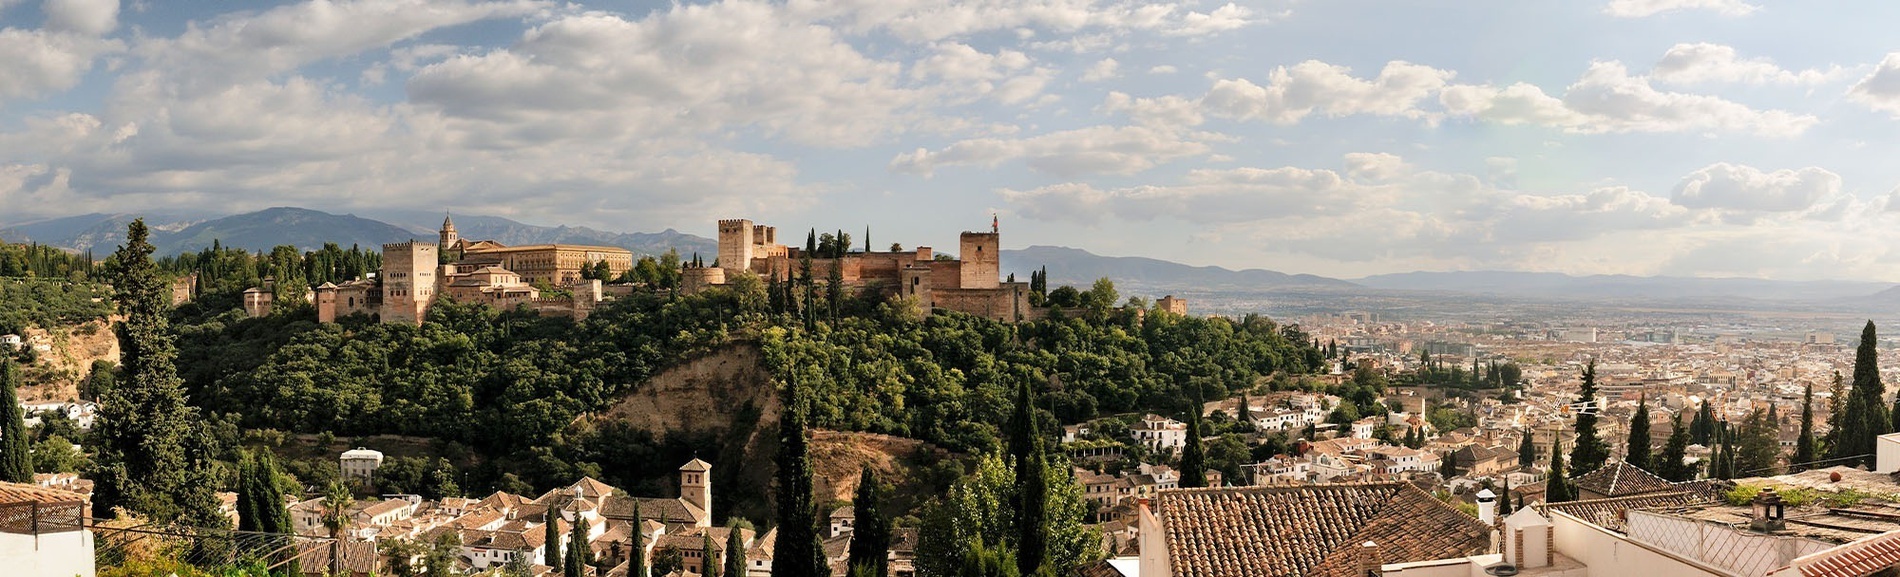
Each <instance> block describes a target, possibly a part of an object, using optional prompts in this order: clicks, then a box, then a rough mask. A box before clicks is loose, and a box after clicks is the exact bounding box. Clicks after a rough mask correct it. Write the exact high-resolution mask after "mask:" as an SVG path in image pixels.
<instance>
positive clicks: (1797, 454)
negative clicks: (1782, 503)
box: [1788, 383, 1816, 473]
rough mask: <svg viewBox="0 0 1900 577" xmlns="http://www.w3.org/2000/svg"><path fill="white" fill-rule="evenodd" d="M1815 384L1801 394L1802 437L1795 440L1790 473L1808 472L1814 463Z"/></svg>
mask: <svg viewBox="0 0 1900 577" xmlns="http://www.w3.org/2000/svg"><path fill="white" fill-rule="evenodd" d="M1815 448H1816V447H1815V446H1814V383H1808V386H1807V388H1806V389H1805V390H1804V391H1802V393H1801V435H1800V436H1798V437H1795V439H1794V457H1792V458H1790V459H1788V461H1789V462H1788V470H1789V472H1793V473H1799V472H1802V471H1806V470H1808V467H1809V465H1810V464H1811V463H1813V462H1814V455H1815V453H1816V451H1815Z"/></svg>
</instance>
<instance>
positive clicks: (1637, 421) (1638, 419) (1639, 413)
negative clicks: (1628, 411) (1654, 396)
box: [1623, 396, 1656, 473]
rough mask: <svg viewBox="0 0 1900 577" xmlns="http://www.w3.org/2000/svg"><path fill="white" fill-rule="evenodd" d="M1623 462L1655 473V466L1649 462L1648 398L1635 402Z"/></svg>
mask: <svg viewBox="0 0 1900 577" xmlns="http://www.w3.org/2000/svg"><path fill="white" fill-rule="evenodd" d="M1624 454H1625V456H1624V457H1623V461H1625V462H1627V463H1629V464H1631V465H1635V466H1636V468H1638V469H1642V470H1645V471H1649V472H1652V473H1653V472H1655V471H1656V468H1655V466H1654V465H1653V464H1652V463H1650V462H1649V397H1648V396H1644V397H1641V398H1639V399H1638V400H1637V401H1636V414H1635V415H1632V416H1631V417H1630V438H1629V446H1628V448H1627V449H1626V450H1625V453H1624Z"/></svg>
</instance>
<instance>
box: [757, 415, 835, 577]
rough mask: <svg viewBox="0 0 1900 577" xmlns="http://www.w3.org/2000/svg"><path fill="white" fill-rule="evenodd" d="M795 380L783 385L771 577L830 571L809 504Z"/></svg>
mask: <svg viewBox="0 0 1900 577" xmlns="http://www.w3.org/2000/svg"><path fill="white" fill-rule="evenodd" d="M797 389H798V383H797V382H796V381H793V382H788V383H786V384H785V394H784V396H785V400H784V404H785V409H784V413H783V415H782V416H780V417H779V447H778V478H777V484H778V487H777V488H778V524H779V526H778V542H777V544H776V546H775V551H774V554H773V555H772V575H774V576H775V577H822V576H825V575H830V574H831V569H830V567H828V566H827V565H826V564H825V552H824V549H822V548H821V547H820V546H819V543H818V525H817V523H818V513H817V509H816V508H815V507H816V506H815V505H814V504H813V503H812V478H811V457H810V455H809V454H808V452H809V451H810V448H809V446H810V445H809V444H810V443H811V440H810V439H809V438H807V437H806V434H805V418H806V416H805V406H804V403H803V402H802V400H801V399H800V397H801V396H802V395H801V394H800V392H799V391H798V390H797Z"/></svg>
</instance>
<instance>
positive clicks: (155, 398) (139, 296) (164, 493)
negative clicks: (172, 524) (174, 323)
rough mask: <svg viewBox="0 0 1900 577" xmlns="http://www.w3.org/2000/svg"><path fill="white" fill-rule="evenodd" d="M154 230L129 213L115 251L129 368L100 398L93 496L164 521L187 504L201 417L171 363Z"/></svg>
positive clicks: (122, 346)
mask: <svg viewBox="0 0 1900 577" xmlns="http://www.w3.org/2000/svg"><path fill="white" fill-rule="evenodd" d="M149 235H150V231H148V230H147V229H146V227H145V221H144V220H143V219H140V220H134V221H132V223H131V224H130V225H129V226H127V228H126V242H125V245H124V246H122V247H120V248H119V250H118V252H117V253H115V254H114V255H113V258H114V259H115V260H116V261H117V262H118V264H119V274H118V276H117V278H116V279H114V282H113V292H114V294H113V300H114V301H115V302H117V303H118V306H119V311H120V313H121V314H123V315H124V317H125V321H124V322H123V323H121V324H119V325H118V326H117V327H116V328H117V329H118V337H119V350H120V351H121V352H120V363H121V364H122V365H123V366H124V367H125V369H124V379H123V381H122V382H121V383H119V384H118V385H117V386H115V387H113V389H112V390H111V391H109V392H108V394H106V395H104V396H103V398H102V399H101V402H100V404H99V422H98V425H97V426H95V428H94V430H93V434H94V435H97V436H98V437H97V438H98V440H99V443H98V446H99V452H98V456H97V457H96V459H95V463H97V466H96V469H95V471H94V483H95V484H94V490H93V501H92V502H93V510H94V511H111V510H112V508H113V507H124V508H126V509H127V510H130V511H133V512H136V513H140V514H142V515H144V516H145V517H146V518H147V519H150V520H153V521H159V522H165V521H172V520H177V519H178V518H179V517H180V515H181V513H182V512H183V507H182V506H181V503H180V499H181V498H182V497H183V496H184V495H186V493H187V491H186V489H187V487H186V484H187V482H188V480H187V477H188V475H187V473H188V472H189V471H191V470H192V466H191V463H190V462H189V460H188V459H187V458H186V453H185V450H186V447H185V445H186V443H187V439H188V437H189V436H190V435H191V433H192V430H193V429H194V428H196V423H197V422H198V421H197V415H196V414H195V411H193V410H192V408H191V407H190V406H189V405H188V404H186V401H185V391H184V383H183V381H182V380H181V379H179V377H178V368H177V366H176V365H175V364H174V361H175V359H176V357H177V355H178V351H177V348H176V347H175V345H174V344H173V343H172V336H171V331H170V329H169V328H168V327H167V320H166V312H167V311H168V310H169V309H170V306H171V298H170V297H171V291H170V286H169V284H168V283H166V282H165V281H164V279H161V278H159V276H158V268H157V266H156V265H155V264H153V262H152V251H153V250H154V247H153V246H152V244H151V243H150V242H148V240H147V239H148V237H149Z"/></svg>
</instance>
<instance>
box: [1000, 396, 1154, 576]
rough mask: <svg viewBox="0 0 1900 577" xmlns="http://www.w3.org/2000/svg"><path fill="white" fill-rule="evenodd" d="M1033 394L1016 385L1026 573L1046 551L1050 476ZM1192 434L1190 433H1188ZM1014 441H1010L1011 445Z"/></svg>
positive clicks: (1019, 532) (1021, 552)
mask: <svg viewBox="0 0 1900 577" xmlns="http://www.w3.org/2000/svg"><path fill="white" fill-rule="evenodd" d="M1034 403H1035V397H1034V394H1033V393H1032V392H1031V391H1030V390H1029V383H1028V382H1027V381H1025V382H1023V383H1022V384H1021V385H1019V386H1018V388H1017V394H1016V413H1017V419H1018V420H1019V421H1020V422H1019V423H1018V425H1019V426H1021V427H1022V428H1021V429H1018V430H1017V431H1016V435H1015V437H1014V438H1020V439H1023V440H1024V443H1023V445H1026V446H1021V447H1012V448H1018V449H1020V450H1022V451H1024V452H1022V453H1018V454H1016V455H1015V457H1016V503H1017V509H1016V547H1017V553H1016V567H1017V568H1018V569H1019V570H1020V571H1021V572H1022V573H1023V574H1025V575H1027V574H1033V573H1035V572H1036V570H1037V569H1039V568H1041V567H1042V563H1043V559H1044V558H1045V556H1047V555H1048V552H1049V523H1048V519H1049V479H1048V476H1047V475H1046V473H1045V472H1044V470H1043V469H1044V468H1045V467H1047V461H1046V460H1045V459H1044V456H1043V446H1042V439H1041V435H1040V434H1039V433H1038V432H1037V431H1036V420H1035V418H1034V410H1035V404H1034ZM1190 436H1191V435H1190ZM1014 443H1015V441H1013V440H1012V444H1014Z"/></svg>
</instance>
